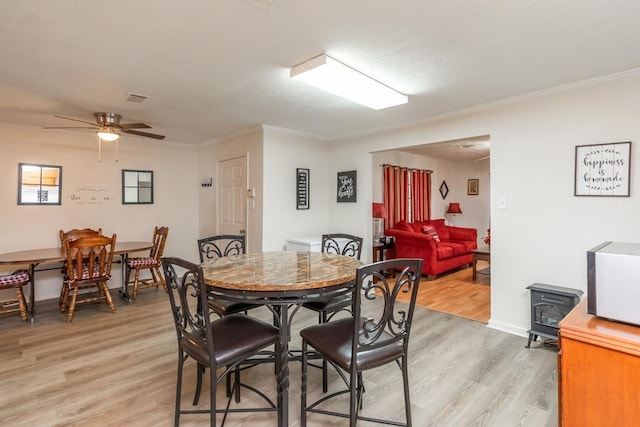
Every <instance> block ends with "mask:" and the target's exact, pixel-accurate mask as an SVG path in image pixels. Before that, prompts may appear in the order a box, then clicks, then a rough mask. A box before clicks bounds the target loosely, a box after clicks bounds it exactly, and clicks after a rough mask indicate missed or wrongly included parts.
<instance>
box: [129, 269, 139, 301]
mask: <svg viewBox="0 0 640 427" xmlns="http://www.w3.org/2000/svg"><path fill="white" fill-rule="evenodd" d="M138 280H140V269H139V268H136V274H135V278H134V279H133V293H132V295H131V299H132V300H133V301H135V300H136V297H137V296H138Z"/></svg>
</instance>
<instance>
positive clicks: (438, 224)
mask: <svg viewBox="0 0 640 427" xmlns="http://www.w3.org/2000/svg"><path fill="white" fill-rule="evenodd" d="M426 223H427V224H429V225H432V226H434V227H435V229H436V231H437V232H438V236H440V240H449V238H450V237H449V229H448V228H447V226H446V225H445V223H444V219H431V220H429V221H426Z"/></svg>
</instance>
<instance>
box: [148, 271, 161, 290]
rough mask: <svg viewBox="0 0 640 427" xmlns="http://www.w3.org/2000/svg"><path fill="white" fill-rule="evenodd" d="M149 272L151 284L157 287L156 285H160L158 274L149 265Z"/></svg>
mask: <svg viewBox="0 0 640 427" xmlns="http://www.w3.org/2000/svg"><path fill="white" fill-rule="evenodd" d="M149 272H150V273H151V280H152V281H153V286H154V287H155V288H156V289H158V286H159V285H160V281H159V280H158V275H157V274H156V270H155V269H154V268H153V267H151V268H149Z"/></svg>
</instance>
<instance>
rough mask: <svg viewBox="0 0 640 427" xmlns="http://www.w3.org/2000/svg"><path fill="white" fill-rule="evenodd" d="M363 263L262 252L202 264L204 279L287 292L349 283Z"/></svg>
mask: <svg viewBox="0 0 640 427" xmlns="http://www.w3.org/2000/svg"><path fill="white" fill-rule="evenodd" d="M360 265H362V263H361V262H360V261H359V260H357V259H355V258H352V257H348V256H344V255H334V254H325V253H321V252H262V253H249V254H242V255H238V256H233V257H222V258H218V259H215V260H211V261H207V262H205V263H203V264H202V271H203V274H204V280H205V282H206V283H207V284H208V285H209V286H212V287H215V288H221V289H227V290H235V291H258V292H261V291H266V292H285V293H286V292H288V291H300V290H313V289H320V288H325V287H332V286H337V285H342V284H344V283H348V282H350V281H352V280H354V279H355V277H356V268H357V267H359V266H360Z"/></svg>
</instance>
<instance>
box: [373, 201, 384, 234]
mask: <svg viewBox="0 0 640 427" xmlns="http://www.w3.org/2000/svg"><path fill="white" fill-rule="evenodd" d="M371 216H372V217H373V239H374V241H380V237H381V236H383V235H384V220H385V219H387V210H386V209H385V208H384V203H373V204H372V214H371Z"/></svg>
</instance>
